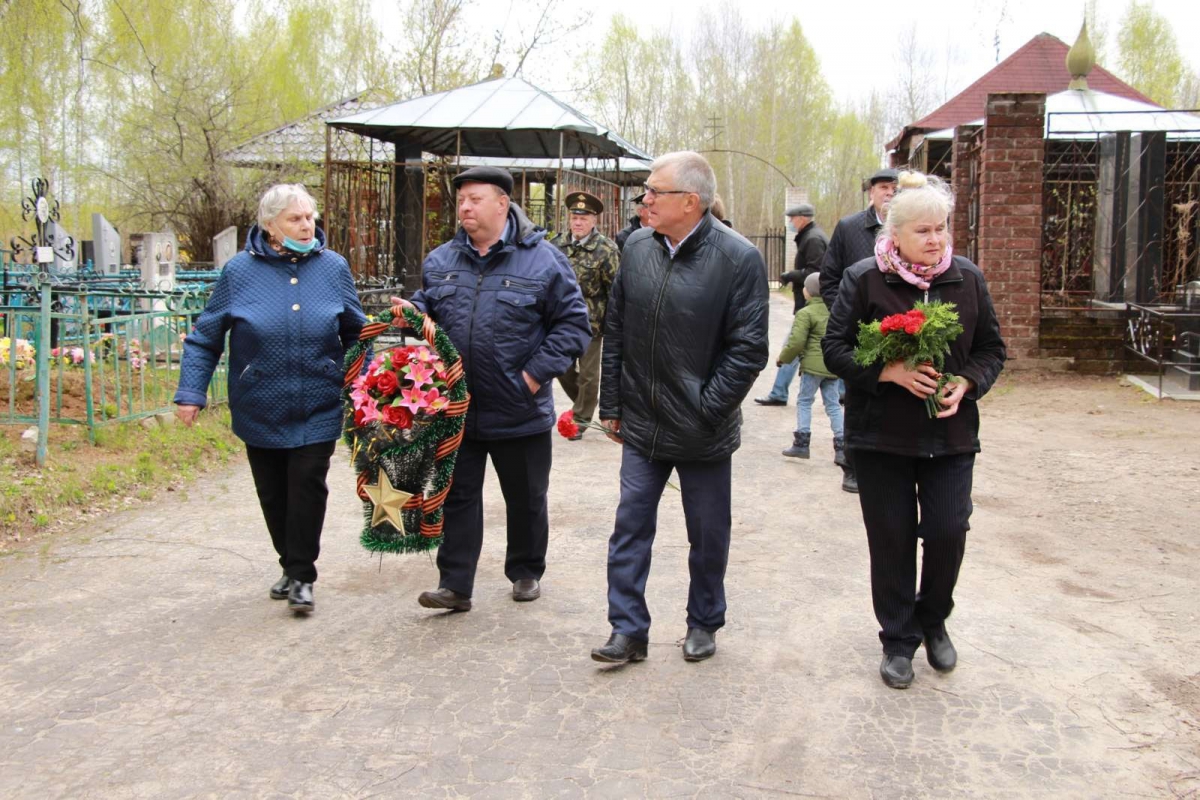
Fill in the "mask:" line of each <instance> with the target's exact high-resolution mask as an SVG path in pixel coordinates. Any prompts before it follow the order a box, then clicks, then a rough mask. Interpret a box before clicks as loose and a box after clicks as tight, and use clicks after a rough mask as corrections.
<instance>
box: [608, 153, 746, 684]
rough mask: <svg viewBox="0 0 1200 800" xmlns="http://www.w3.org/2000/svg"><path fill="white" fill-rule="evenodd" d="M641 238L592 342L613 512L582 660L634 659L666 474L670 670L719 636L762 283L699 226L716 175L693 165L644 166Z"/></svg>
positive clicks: (642, 637)
mask: <svg viewBox="0 0 1200 800" xmlns="http://www.w3.org/2000/svg"><path fill="white" fill-rule="evenodd" d="M646 189H647V191H646V196H645V202H646V205H647V207H648V208H649V217H650V218H649V225H650V226H651V227H652V228H653V230H639V231H636V232H634V234H633V235H632V236H630V237H629V241H628V242H626V244H625V250H624V252H623V253H622V257H621V269H620V271H619V272H618V273H617V278H616V280H615V282H614V283H613V289H612V295H611V297H610V299H609V305H608V318H607V322H606V326H605V333H604V355H603V361H602V364H603V368H602V372H601V381H600V420H601V422H602V424H603V425H604V426H605V427H606V428H607V429H608V431H609V436H610V438H612V439H614V440H615V441H617V442H620V443H622V444H623V445H624V451H623V453H622V458H621V500H620V504H619V506H618V508H617V516H616V522H615V525H614V530H613V534H612V538H611V539H610V540H609V546H608V608H609V614H608V618H609V622H611V623H612V627H613V632H612V636H611V637H610V638H609V640H608V642H607V644H605V645H604V646H603V647H600V648H597V649H595V650H593V651H592V658H594V659H595V660H597V661H602V662H607V663H624V662H626V661H640V660H642V659H643V658H645V657H646V643H647V641H648V639H649V635H650V614H649V612H648V610H647V608H646V601H645V589H646V579H647V576H648V575H649V572H650V551H651V545H652V544H653V541H654V533H655V521H656V518H657V510H658V502H659V499H660V497H661V496H662V492H663V489H664V487H665V486H666V483H667V479H668V478H669V477H670V475H671V472H672V470H674V471H675V472H677V473H678V475H679V483H680V487H681V490H682V498H683V510H684V515H685V517H686V519H687V530H688V541H689V543H690V544H691V553H690V555H689V556H688V568H689V572H690V574H691V585H690V589H689V592H688V604H687V612H688V613H687V626H688V632H687V638H686V640H685V642H684V647H683V657H684V658H685V659H686V660H688V661H700V660H703V659H705V658H708V657H710V656H711V655H713V653H714V652H716V637H715V634H716V631H717V630H718V629H719V628H720V627H721V626H723V625H724V624H725V587H724V579H725V567H726V563H727V561H728V557H729V534H730V525H731V513H730V495H731V477H732V472H731V456H732V455H733V452H734V451H735V450H737V448H738V446H739V445H740V444H741V426H742V413H741V403H742V400H743V399H745V397H746V394H747V392H749V391H750V386H751V385H752V384H753V383H754V379H755V378H756V377H757V375H758V373H759V372H760V371H761V370H762V368H763V367H764V366H766V363H767V358H768V347H767V302H768V301H767V296H768V295H767V273H766V266H765V265H764V263H763V259H762V256H761V255H760V254H759V252H758V250H757V249H756V248H755V247H754V245H752V244H750V242H748V241H747V240H746V239H744V238H743V237H741V236H740V235H738V234H737V233H735V232H733V231H732V230H730V229H729V228H728V227H726V226H725V225H723V224H722V223H721V222H720V221H719V220H717V219H715V218H714V217H713V216H712V214H710V213H709V211H708V209H709V206H710V205H711V204H712V198H713V195H714V193H715V191H716V176H715V175H714V174H713V171H712V167H711V166H709V164H708V162H707V161H706V160H705V159H704V157H703V156H701V155H699V154H698V153H694V152H690V151H687V152H680V153H669V154H667V155H665V156H662V157H661V158H659V159H657V160H656V161H655V162H654V164H653V165H652V166H651V173H650V177H649V179H648V181H647V184H646Z"/></svg>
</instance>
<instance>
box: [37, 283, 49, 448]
mask: <svg viewBox="0 0 1200 800" xmlns="http://www.w3.org/2000/svg"><path fill="white" fill-rule="evenodd" d="M38 295H39V297H40V298H41V314H39V315H38V345H37V354H36V356H35V358H36V362H37V399H38V440H37V465H38V467H39V468H41V467H44V466H46V447H47V440H48V439H49V437H50V276H49V275H48V274H47V273H46V272H45V271H42V272H40V273H38Z"/></svg>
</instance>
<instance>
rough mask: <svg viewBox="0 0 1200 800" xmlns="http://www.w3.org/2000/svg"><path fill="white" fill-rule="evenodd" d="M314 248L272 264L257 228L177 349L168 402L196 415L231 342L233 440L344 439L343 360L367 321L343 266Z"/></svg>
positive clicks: (293, 442)
mask: <svg viewBox="0 0 1200 800" xmlns="http://www.w3.org/2000/svg"><path fill="white" fill-rule="evenodd" d="M316 236H317V242H318V244H317V247H316V248H315V249H314V250H313V251H312V252H311V253H309V254H307V255H303V256H297V255H293V254H291V253H288V254H286V255H280V254H279V253H276V252H275V251H274V250H273V249H271V248H270V247H269V246H268V245H267V237H266V233H265V232H263V231H262V230H260V229H259V227H258V226H257V225H255V226H254V227H253V228H251V229H250V233H249V234H247V236H246V247H245V249H244V250H242V252H240V253H238V254H237V255H236V256H234V257H233V258H232V259H230V261H229V263H227V264H226V265H225V269H224V270H222V271H221V277H220V279H219V280H218V281H217V285H216V286H215V287H214V288H213V292H212V295H211V296H210V297H209V298H208V304H207V305H206V306H205V307H204V312H203V313H201V314H200V316H199V317H198V318H197V320H196V326H195V328H193V329H192V332H191V334H190V335H189V336H188V337H187V338H186V339H185V340H184V342H183V363H182V364H181V365H180V371H179V389H178V390H177V391H176V392H175V402H176V403H182V404H185V405H195V406H203V405H205V404H206V401H207V393H208V384H209V381H210V380H212V374H213V369H214V368H215V367H216V365H217V362H218V361H219V360H220V358H221V353H222V351H224V349H225V334H226V333H228V334H229V410H230V412H231V413H232V415H233V432H234V433H236V434H237V435H238V436H239V437H240V438H241V439H242V440H243V441H244V442H245V443H246V444H248V445H252V446H254V447H274V448H284V447H301V446H303V445H306V444H316V443H318V442H328V441H332V440H334V439H337V438H339V437H340V436H341V434H342V404H341V389H342V375H343V367H342V360H343V359H344V358H345V355H346V348H348V347H349V346H350V345H351V344H353V343H354V342H355V341H356V340H357V339H358V334H359V332H360V331H361V330H362V327H363V323H365V322H366V317H364V316H363V312H362V306H361V305H359V302H358V294H357V293H356V292H355V291H354V279H353V278H352V277H351V276H350V265H349V264H347V263H346V259H344V258H342V257H341V256H340V255H338V254H337V253H335V252H333V251H332V250H326V249H325V233H324V232H323V231H322V230H321V229H320V228H318V229H317V233H316Z"/></svg>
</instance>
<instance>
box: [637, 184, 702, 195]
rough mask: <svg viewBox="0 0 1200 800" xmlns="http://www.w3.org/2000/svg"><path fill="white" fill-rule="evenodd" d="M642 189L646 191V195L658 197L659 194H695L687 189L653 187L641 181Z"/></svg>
mask: <svg viewBox="0 0 1200 800" xmlns="http://www.w3.org/2000/svg"><path fill="white" fill-rule="evenodd" d="M642 189H643V190H644V191H645V192H646V197H658V196H659V195H660V194H695V192H689V191H688V190H687V189H655V188H654V187H653V186H651V185H650V184H648V183H643V184H642Z"/></svg>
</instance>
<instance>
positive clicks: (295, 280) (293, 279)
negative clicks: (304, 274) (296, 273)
mask: <svg viewBox="0 0 1200 800" xmlns="http://www.w3.org/2000/svg"><path fill="white" fill-rule="evenodd" d="M299 282H300V279H299V278H292V283H299Z"/></svg>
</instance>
